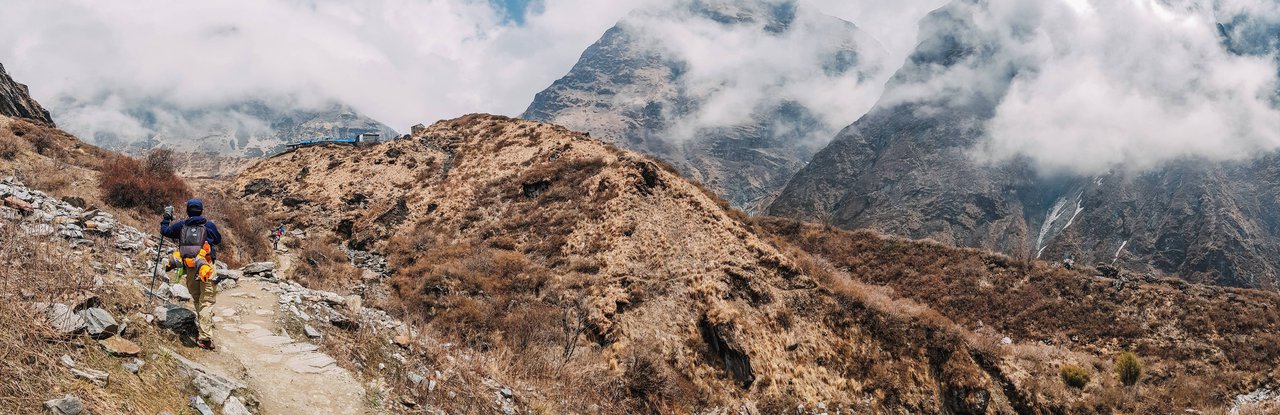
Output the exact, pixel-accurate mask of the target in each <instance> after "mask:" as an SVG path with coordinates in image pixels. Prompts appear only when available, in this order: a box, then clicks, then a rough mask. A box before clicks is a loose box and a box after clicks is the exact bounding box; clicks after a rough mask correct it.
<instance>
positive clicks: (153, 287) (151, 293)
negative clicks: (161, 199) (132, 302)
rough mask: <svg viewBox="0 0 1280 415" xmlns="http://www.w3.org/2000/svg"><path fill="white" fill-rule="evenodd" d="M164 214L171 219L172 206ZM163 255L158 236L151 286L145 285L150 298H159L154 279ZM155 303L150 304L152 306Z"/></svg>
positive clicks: (162, 239) (161, 238)
mask: <svg viewBox="0 0 1280 415" xmlns="http://www.w3.org/2000/svg"><path fill="white" fill-rule="evenodd" d="M164 213H165V214H166V215H169V217H170V219H172V217H173V206H165V208H164ZM163 255H164V234H163V233H161V234H160V241H159V242H157V243H156V263H155V265H154V266H153V268H152V269H151V284H149V285H147V291H148V292H147V296H148V297H151V298H157V297H159V296H158V295H156V277H157V276H158V275H159V274H160V258H161V257H162V256H163ZM154 304H155V302H154V301H153V302H152V305H154Z"/></svg>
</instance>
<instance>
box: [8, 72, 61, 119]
mask: <svg viewBox="0 0 1280 415" xmlns="http://www.w3.org/2000/svg"><path fill="white" fill-rule="evenodd" d="M0 115H6V116H10V117H18V118H26V119H30V120H33V121H36V122H39V123H41V124H45V125H50V126H51V125H53V119H52V118H50V117H49V111H46V110H45V109H44V107H41V106H40V103H38V102H36V101H35V100H34V99H31V94H30V92H28V91H27V86H26V85H23V84H20V83H18V82H17V81H14V80H13V78H11V77H10V76H9V74H8V73H5V71H4V66H3V65H0Z"/></svg>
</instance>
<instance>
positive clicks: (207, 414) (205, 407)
mask: <svg viewBox="0 0 1280 415" xmlns="http://www.w3.org/2000/svg"><path fill="white" fill-rule="evenodd" d="M190 404H191V409H195V410H196V413H198V414H200V415H214V413H213V408H210V407H209V404H207V403H205V402H204V399H200V397H199V396H192V397H191V402H190Z"/></svg>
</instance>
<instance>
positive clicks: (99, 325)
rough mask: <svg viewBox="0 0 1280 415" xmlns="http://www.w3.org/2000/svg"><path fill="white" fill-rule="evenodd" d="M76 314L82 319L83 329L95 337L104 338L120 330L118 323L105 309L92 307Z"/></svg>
mask: <svg viewBox="0 0 1280 415" xmlns="http://www.w3.org/2000/svg"><path fill="white" fill-rule="evenodd" d="M76 315H79V316H80V318H83V319H84V322H85V330H86V331H88V333H89V336H90V337H93V338H95V339H105V338H108V337H111V336H115V335H116V333H119V332H120V325H119V324H118V323H116V319H115V318H114V317H111V313H109V312H107V310H103V309H101V308H97V307H93V308H87V309H84V310H81V311H80V312H78V313H76Z"/></svg>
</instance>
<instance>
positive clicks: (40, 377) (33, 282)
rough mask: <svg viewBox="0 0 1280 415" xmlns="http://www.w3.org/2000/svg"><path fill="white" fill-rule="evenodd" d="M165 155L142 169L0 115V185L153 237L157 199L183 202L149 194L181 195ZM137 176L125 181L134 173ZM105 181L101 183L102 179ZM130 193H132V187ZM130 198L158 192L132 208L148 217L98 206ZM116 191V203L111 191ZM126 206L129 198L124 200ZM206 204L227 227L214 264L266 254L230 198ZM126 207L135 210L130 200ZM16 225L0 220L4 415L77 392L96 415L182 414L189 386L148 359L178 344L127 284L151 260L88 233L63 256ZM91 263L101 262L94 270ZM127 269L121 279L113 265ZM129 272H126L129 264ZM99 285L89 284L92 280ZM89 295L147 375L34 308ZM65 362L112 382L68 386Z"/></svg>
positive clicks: (59, 245) (0, 399)
mask: <svg viewBox="0 0 1280 415" xmlns="http://www.w3.org/2000/svg"><path fill="white" fill-rule="evenodd" d="M166 156H167V154H165V153H163V152H162V153H159V154H158V155H156V156H152V157H148V158H146V159H143V160H136V159H130V158H126V157H124V156H121V155H118V154H115V153H112V152H110V151H106V150H103V149H100V148H97V147H94V146H92V145H88V144H85V143H83V142H81V141H79V140H78V139H76V138H75V137H73V136H71V135H68V134H66V133H65V132H62V131H60V130H57V129H55V128H51V127H47V126H43V125H39V124H33V123H30V122H28V121H25V120H22V119H13V118H7V117H0V176H14V177H15V178H17V179H18V180H20V181H22V182H24V183H25V184H26V185H27V186H29V187H31V188H33V189H36V190H41V191H44V192H46V193H47V194H49V195H51V196H54V197H57V198H59V199H62V200H63V201H67V202H68V203H71V204H73V205H77V206H81V207H84V208H85V209H93V208H103V209H104V210H111V211H112V213H114V214H115V217H116V218H117V219H119V220H120V221H121V222H122V223H124V224H126V225H130V226H133V227H135V228H138V229H141V230H143V231H149V230H152V229H155V226H156V225H155V223H156V221H157V220H158V214H156V213H155V212H157V211H158V210H152V209H154V208H155V207H156V205H157V202H158V201H160V200H161V199H163V202H170V201H172V200H174V199H179V201H180V199H181V198H182V197H185V195H178V194H177V193H173V194H171V195H165V194H164V193H163V192H164V191H163V190H162V191H160V192H159V193H156V192H152V193H148V192H150V190H147V189H183V191H184V192H185V191H186V190H185V189H187V186H186V184H184V183H183V181H182V180H181V179H178V178H177V177H174V176H173V174H172V160H171V159H168V158H167V157H166ZM138 174H141V177H125V179H126V180H124V181H121V180H118V179H120V178H121V177H123V176H125V175H135V176H136V175H138ZM104 179H105V180H104ZM131 186H132V187H131ZM122 189H123V190H125V191H126V192H133V191H138V190H140V189H141V192H142V194H144V195H145V194H151V195H157V194H159V195H161V196H158V197H144V198H141V199H129V201H133V202H138V203H136V205H138V206H141V207H145V209H125V210H112V209H106V208H109V207H111V206H113V205H112V204H109V203H107V202H108V201H121V200H122V199H120V197H119V196H122V195H121V194H119V193H118V192H117V191H118V190H122ZM113 193H116V194H113ZM129 197H130V198H134V197H135V196H133V195H130V196H129ZM210 199H211V203H210V206H211V208H212V209H216V210H214V211H213V213H214V215H212V217H213V218H215V220H222V221H225V223H224V224H223V226H224V229H225V230H224V232H223V233H224V234H225V235H226V236H227V238H228V240H229V243H228V244H226V245H232V246H233V247H232V248H231V249H230V250H227V251H224V252H227V253H225V254H224V255H223V256H222V259H224V260H227V261H228V262H242V261H246V260H247V259H248V257H251V256H253V255H258V258H263V257H265V255H269V251H268V250H267V249H266V248H265V247H266V246H267V245H266V240H265V236H263V235H262V234H259V233H251V232H248V231H247V230H246V228H248V226H243V225H239V224H237V220H238V221H239V222H245V221H246V220H248V221H251V220H252V219H251V217H252V216H253V215H249V214H247V213H246V212H247V210H246V209H245V208H244V207H243V205H241V204H240V202H239V200H237V199H236V198H234V197H226V196H220V195H214V196H213V197H210ZM126 204H127V205H130V206H133V205H135V203H126ZM18 226H19V224H17V223H14V222H9V221H4V220H0V327H4V329H3V330H0V373H2V374H3V377H4V378H5V379H6V380H7V381H5V382H0V413H6V414H8V413H14V414H19V413H22V414H26V413H38V412H39V407H40V405H41V403H42V402H43V401H45V400H48V399H54V398H60V397H62V396H63V395H64V394H67V393H71V394H75V395H77V396H79V397H81V398H82V399H84V401H85V403H86V406H87V409H88V410H89V411H90V412H92V413H94V414H137V413H158V412H166V411H167V412H171V413H182V411H183V410H185V409H186V397H188V396H190V395H191V394H192V392H193V391H191V390H188V389H189V388H188V387H187V386H184V385H187V384H188V383H187V382H182V381H178V380H177V376H176V374H175V370H176V369H175V368H174V366H173V364H172V363H171V362H169V361H168V360H167V359H164V358H155V356H154V355H155V354H156V353H157V352H158V345H160V344H174V342H175V341H176V339H175V338H172V336H170V335H167V334H166V333H161V332H159V331H157V329H155V328H154V327H152V326H150V325H147V324H143V323H142V322H140V321H138V319H137V317H134V315H135V313H137V312H149V311H150V308H149V304H148V303H147V302H146V301H145V299H144V298H143V297H142V295H141V292H140V291H139V290H138V289H137V288H136V287H135V286H134V285H133V284H132V283H131V282H130V281H131V280H132V279H133V278H134V277H135V276H136V275H135V274H132V273H134V272H138V271H137V270H138V269H140V268H142V267H140V266H138V264H143V263H145V262H144V261H146V260H147V258H148V256H149V254H150V255H153V254H154V251H149V252H139V253H134V254H128V260H126V259H125V258H124V257H122V255H125V254H124V253H122V252H121V251H118V250H116V249H115V248H114V243H115V241H114V240H109V239H108V238H106V237H102V236H96V235H89V236H88V238H89V240H90V241H91V242H92V245H91V246H88V247H82V248H79V249H73V248H71V247H70V246H69V245H68V243H67V242H66V241H65V240H63V239H62V238H60V237H50V238H32V237H30V236H27V235H26V234H25V233H22V232H21V231H20V230H19V229H18ZM94 264H97V265H94ZM117 264H119V265H121V266H122V269H123V270H124V271H117V270H116V267H115V266H116V265H117ZM130 264H132V265H130ZM95 276H96V277H101V279H102V281H103V282H104V285H102V286H96V285H95V284H94V282H93V279H94V277H95ZM87 292H91V293H93V294H95V295H97V296H98V297H99V298H101V300H102V303H103V305H104V306H105V307H106V308H107V309H108V310H109V311H110V312H111V313H112V314H113V315H115V316H116V318H117V319H118V320H119V319H122V318H130V319H131V320H132V321H131V322H130V323H131V324H130V325H129V327H130V328H131V331H132V333H131V334H130V336H133V337H132V339H133V340H134V341H135V342H136V343H138V344H139V345H142V346H143V348H144V352H143V356H142V357H143V358H144V359H145V360H146V362H147V363H146V366H144V369H143V371H142V372H140V375H134V374H131V373H129V372H127V371H125V370H124V369H123V368H122V367H121V365H120V363H121V360H120V359H118V358H113V357H109V356H107V355H106V354H105V352H103V351H102V349H101V348H100V347H98V345H97V344H95V343H94V342H93V341H92V340H89V339H87V338H85V337H75V338H63V337H59V336H57V335H55V334H54V333H53V332H52V331H51V330H50V328H49V327H48V326H47V325H46V324H45V320H44V317H43V314H42V313H40V312H38V311H37V310H36V309H35V308H34V307H33V306H32V305H33V304H34V303H40V302H66V301H69V300H71V299H72V298H74V297H75V296H78V295H81V294H83V293H87ZM62 355H68V356H70V357H72V358H73V359H74V360H75V361H76V362H78V364H79V365H82V366H86V367H90V368H94V369H98V370H103V371H106V372H108V373H110V379H111V381H110V383H109V384H108V385H107V386H105V387H99V386H94V385H92V384H89V383H87V382H86V381H83V380H76V379H75V378H74V377H73V376H72V375H71V374H70V373H69V372H68V370H67V369H66V368H65V367H64V366H62V365H61V363H59V359H60V358H61V356H62Z"/></svg>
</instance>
